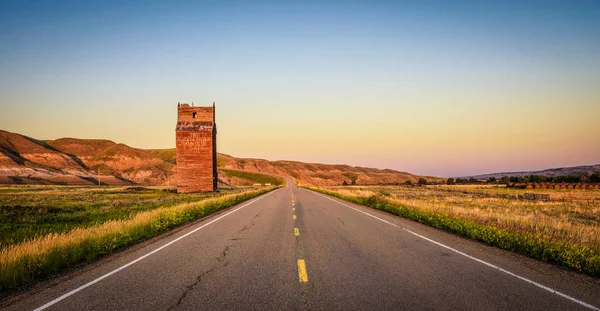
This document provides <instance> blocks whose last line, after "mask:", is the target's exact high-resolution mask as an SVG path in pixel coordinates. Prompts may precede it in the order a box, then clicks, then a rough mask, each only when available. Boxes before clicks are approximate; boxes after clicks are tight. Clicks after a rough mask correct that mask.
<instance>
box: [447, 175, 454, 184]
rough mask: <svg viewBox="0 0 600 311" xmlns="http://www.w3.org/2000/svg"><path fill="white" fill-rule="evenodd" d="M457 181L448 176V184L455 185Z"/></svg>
mask: <svg viewBox="0 0 600 311" xmlns="http://www.w3.org/2000/svg"><path fill="white" fill-rule="evenodd" d="M455 183H456V182H455V181H454V178H452V177H450V178H448V180H447V181H446V184H447V185H454V184H455Z"/></svg>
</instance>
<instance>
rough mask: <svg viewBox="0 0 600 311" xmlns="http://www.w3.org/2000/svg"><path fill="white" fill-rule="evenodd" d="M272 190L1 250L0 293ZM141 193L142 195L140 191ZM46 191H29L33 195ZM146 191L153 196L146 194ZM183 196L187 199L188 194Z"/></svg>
mask: <svg viewBox="0 0 600 311" xmlns="http://www.w3.org/2000/svg"><path fill="white" fill-rule="evenodd" d="M273 189H276V187H270V188H262V189H258V190H256V189H255V190H249V191H245V192H238V193H231V194H229V195H224V196H223V195H222V196H214V197H212V198H211V197H208V196H205V197H204V198H196V199H194V200H191V202H189V203H185V202H184V203H181V202H180V203H179V204H177V205H173V204H172V206H170V207H163V206H161V208H154V209H148V210H146V211H143V212H138V213H136V214H134V215H130V216H129V217H124V218H122V219H117V220H108V221H104V222H98V223H97V224H95V225H90V226H87V227H85V226H81V227H77V228H75V229H72V230H70V231H66V232H62V233H51V234H46V235H40V236H36V237H35V238H33V239H30V240H27V241H25V242H22V243H18V244H12V245H9V246H7V247H5V248H3V249H2V250H0V271H2V273H1V274H0V293H1V292H2V291H6V290H9V289H14V288H18V287H20V286H22V285H25V284H28V283H31V282H33V281H35V280H40V279H44V278H47V277H49V276H52V275H54V274H56V273H58V272H60V271H63V270H65V269H68V268H70V267H73V266H74V265H77V264H82V263H86V262H90V261H93V260H95V259H96V258H98V257H99V256H103V255H106V254H109V253H112V252H114V251H117V250H119V249H122V248H123V247H126V246H129V245H132V244H135V243H137V242H139V241H142V240H144V239H147V238H150V237H153V236H155V235H157V234H160V233H162V232H166V231H168V230H170V229H172V228H175V227H177V226H179V225H182V224H184V223H186V222H189V221H192V220H195V219H198V218H201V217H204V216H206V215H209V214H212V213H214V212H217V211H219V210H222V209H224V208H227V207H230V206H233V205H236V204H238V203H241V202H243V201H245V200H248V199H251V198H254V197H256V196H259V195H261V194H264V193H266V192H269V191H271V190H273ZM141 191H144V190H141ZM43 192H44V190H39V191H33V192H32V193H35V194H36V195H39V194H40V193H43ZM149 192H154V190H150V191H149ZM182 196H183V197H186V198H188V199H189V198H190V196H188V195H182Z"/></svg>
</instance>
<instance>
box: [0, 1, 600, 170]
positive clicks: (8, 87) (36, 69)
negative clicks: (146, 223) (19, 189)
mask: <svg viewBox="0 0 600 311" xmlns="http://www.w3.org/2000/svg"><path fill="white" fill-rule="evenodd" d="M324 2H327V3H326V4H325V3H324ZM598 16H600V2H599V1H567V0H564V1H556V0H539V1H497V2H492V1H389V2H388V1H364V2H360V1H347V2H334V1H331V2H328V1H273V2H267V1H260V2H253V1H239V2H236V1H156V2H152V1H97V2H96V1H22V0H3V1H0V129H3V130H7V131H11V132H17V133H20V134H24V135H27V136H31V137H34V138H37V139H56V138H60V137H75V138H104V139H110V140H113V141H116V142H121V143H125V144H127V145H130V146H132V147H137V148H173V147H174V146H175V124H176V118H177V103H178V102H189V103H191V102H194V104H195V105H196V106H203V105H212V103H213V102H215V103H216V120H217V127H218V151H219V152H222V153H227V154H231V155H234V156H237V157H255V158H265V159H269V160H299V161H308V162H319V163H343V164H350V165H358V166H366V167H377V168H392V169H397V170H401V171H407V172H411V173H415V174H422V175H435V176H467V175H475V174H480V173H488V172H499V171H521V170H537V169H545V168H552V167H562V166H575V165H584V164H598V163H600V18H598Z"/></svg>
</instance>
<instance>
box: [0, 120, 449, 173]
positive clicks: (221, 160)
mask: <svg viewBox="0 0 600 311" xmlns="http://www.w3.org/2000/svg"><path fill="white" fill-rule="evenodd" d="M217 164H218V166H219V169H220V170H219V179H220V180H219V181H220V182H221V183H222V184H231V185H246V184H251V183H253V182H255V180H254V179H256V178H255V175H248V176H242V177H240V176H238V175H239V174H234V173H233V171H240V170H241V171H250V172H257V173H264V174H271V175H283V176H293V177H295V178H296V179H297V180H298V181H299V182H301V183H306V184H312V185H341V184H342V183H344V182H346V183H348V184H351V183H352V182H353V181H354V182H355V183H357V184H393V183H404V182H406V181H412V182H416V181H417V180H418V179H419V178H420V177H421V176H415V175H412V174H409V173H405V172H398V171H394V170H379V169H374V168H364V167H352V166H349V165H328V164H317V163H303V162H296V161H268V160H262V159H242V158H235V157H232V156H229V155H225V154H219V155H218V158H217ZM175 171H176V167H175V149H156V150H144V149H137V148H132V147H129V146H127V145H124V144H118V143H115V142H113V141H110V140H102V139H75V138H60V139H56V140H48V141H40V140H36V139H33V138H30V137H27V136H23V135H20V134H16V133H10V132H6V131H1V130H0V183H4V184H73V185H93V184H98V183H99V182H100V183H102V184H109V185H123V184H142V185H174V184H175ZM231 174H233V175H236V176H233V175H232V176H229V175H231ZM98 176H100V177H99V179H100V181H98ZM252 176H254V177H252ZM427 179H429V180H430V181H439V180H441V179H439V178H436V177H427Z"/></svg>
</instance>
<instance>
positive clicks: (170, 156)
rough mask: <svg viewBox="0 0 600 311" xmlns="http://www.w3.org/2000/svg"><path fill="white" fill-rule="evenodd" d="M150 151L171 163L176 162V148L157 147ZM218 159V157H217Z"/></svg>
mask: <svg viewBox="0 0 600 311" xmlns="http://www.w3.org/2000/svg"><path fill="white" fill-rule="evenodd" d="M149 151H150V153H152V154H154V155H156V156H158V157H159V158H161V159H162V160H163V161H165V162H167V163H171V164H175V158H176V152H175V148H173V149H157V150H149ZM217 161H218V157H217Z"/></svg>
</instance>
